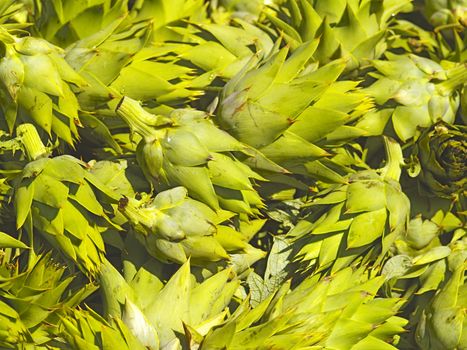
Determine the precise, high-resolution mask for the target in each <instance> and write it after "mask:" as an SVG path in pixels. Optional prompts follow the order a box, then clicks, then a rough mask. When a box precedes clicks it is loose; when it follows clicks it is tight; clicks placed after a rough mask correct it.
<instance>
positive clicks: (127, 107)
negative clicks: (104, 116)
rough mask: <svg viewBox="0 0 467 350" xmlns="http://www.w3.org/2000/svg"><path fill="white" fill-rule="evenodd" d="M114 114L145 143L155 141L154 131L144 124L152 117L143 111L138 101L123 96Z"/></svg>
mask: <svg viewBox="0 0 467 350" xmlns="http://www.w3.org/2000/svg"><path fill="white" fill-rule="evenodd" d="M115 112H117V114H118V115H119V116H120V117H121V118H122V119H123V120H124V121H125V122H126V123H127V124H128V125H129V126H130V129H131V130H132V131H133V132H136V133H138V134H140V135H141V136H142V137H143V138H144V139H145V141H146V142H152V141H154V140H156V139H157V137H156V130H155V129H154V128H153V127H152V126H150V125H148V124H147V123H146V122H145V121H146V120H148V119H151V117H153V115H152V114H151V113H149V112H147V111H145V110H144V108H143V107H142V106H141V105H140V103H139V102H138V101H135V100H133V99H131V98H129V97H126V96H124V97H122V99H121V100H120V102H119V103H118V105H117V108H116V109H115ZM148 114H149V116H148Z"/></svg>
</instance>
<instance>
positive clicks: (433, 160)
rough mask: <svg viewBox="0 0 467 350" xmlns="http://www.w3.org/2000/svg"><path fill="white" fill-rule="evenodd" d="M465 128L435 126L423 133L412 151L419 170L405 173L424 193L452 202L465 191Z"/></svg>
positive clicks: (466, 135) (466, 164)
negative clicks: (418, 182) (416, 181)
mask: <svg viewBox="0 0 467 350" xmlns="http://www.w3.org/2000/svg"><path fill="white" fill-rule="evenodd" d="M466 132H467V128H466V127H465V126H464V125H449V124H446V123H438V124H436V125H435V126H433V127H432V128H430V129H427V130H425V131H424V132H423V133H422V135H421V136H420V138H419V139H418V140H417V143H416V144H415V146H414V149H413V156H414V157H416V158H418V161H419V166H417V167H415V169H414V170H412V171H410V172H409V175H411V176H412V177H417V179H419V180H420V183H421V184H422V188H423V190H424V192H428V193H430V194H431V195H435V196H439V197H445V198H452V197H453V196H458V195H461V196H465V192H466V190H467V187H466V186H467V180H466V178H467V134H466Z"/></svg>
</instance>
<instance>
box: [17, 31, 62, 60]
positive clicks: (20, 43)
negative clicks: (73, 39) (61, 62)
mask: <svg viewBox="0 0 467 350" xmlns="http://www.w3.org/2000/svg"><path fill="white" fill-rule="evenodd" d="M15 49H16V51H18V52H20V53H22V54H23V55H29V56H34V55H38V54H39V55H41V54H42V55H47V54H49V53H51V52H52V51H58V50H59V49H58V47H56V46H54V45H52V44H50V43H49V42H48V41H47V40H44V39H41V38H35V37H32V36H27V37H24V38H19V39H17V40H16V43H15Z"/></svg>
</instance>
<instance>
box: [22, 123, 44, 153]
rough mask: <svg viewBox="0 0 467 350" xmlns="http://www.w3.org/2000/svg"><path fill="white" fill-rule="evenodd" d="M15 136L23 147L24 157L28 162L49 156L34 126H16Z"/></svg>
mask: <svg viewBox="0 0 467 350" xmlns="http://www.w3.org/2000/svg"><path fill="white" fill-rule="evenodd" d="M16 134H17V135H18V137H19V138H20V140H21V143H22V144H23V145H24V148H25V151H26V155H27V157H28V159H29V160H36V159H38V158H42V157H46V156H48V155H49V150H48V149H47V147H45V146H44V144H43V143H42V140H41V138H40V136H39V133H38V132H37V129H36V128H35V127H34V125H32V124H21V125H18V127H17V128H16Z"/></svg>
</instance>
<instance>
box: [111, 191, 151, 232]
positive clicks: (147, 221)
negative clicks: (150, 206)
mask: <svg viewBox="0 0 467 350" xmlns="http://www.w3.org/2000/svg"><path fill="white" fill-rule="evenodd" d="M131 201H132V200H131V198H126V197H124V198H122V199H120V201H119V203H118V210H120V212H121V213H122V214H123V215H125V217H126V218H127V219H128V220H129V221H130V222H131V223H132V224H134V225H138V224H141V225H142V226H144V227H148V226H150V225H151V220H152V219H151V218H149V217H147V215H145V212H144V211H142V210H140V209H139V208H136V207H135V206H134V205H133V204H132V203H131Z"/></svg>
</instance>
